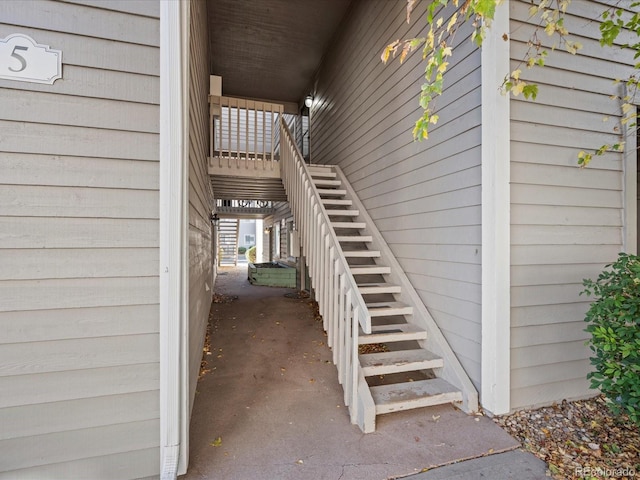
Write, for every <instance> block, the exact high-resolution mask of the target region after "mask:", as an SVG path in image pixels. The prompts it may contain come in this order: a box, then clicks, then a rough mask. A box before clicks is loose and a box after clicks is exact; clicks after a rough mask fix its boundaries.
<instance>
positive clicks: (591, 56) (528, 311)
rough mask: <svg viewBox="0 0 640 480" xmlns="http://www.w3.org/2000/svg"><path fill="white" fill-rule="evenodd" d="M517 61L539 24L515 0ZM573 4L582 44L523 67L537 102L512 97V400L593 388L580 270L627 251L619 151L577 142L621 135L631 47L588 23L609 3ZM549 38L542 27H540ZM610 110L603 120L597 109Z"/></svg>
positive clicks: (572, 24) (572, 18)
mask: <svg viewBox="0 0 640 480" xmlns="http://www.w3.org/2000/svg"><path fill="white" fill-rule="evenodd" d="M510 8H511V31H512V42H511V57H512V64H513V67H514V68H515V67H516V66H517V64H518V62H519V60H520V59H521V58H522V56H523V55H524V52H525V50H526V48H527V47H526V45H525V43H524V42H526V40H527V39H528V37H529V36H530V35H531V33H532V32H533V31H534V27H533V26H531V25H530V24H528V23H527V18H528V16H529V15H528V9H529V4H528V2H526V1H517V0H513V1H511V7H510ZM604 8H605V7H604V6H603V4H601V5H598V4H597V3H596V2H593V1H581V2H572V3H571V7H570V9H569V12H570V15H569V16H568V18H567V21H566V25H567V28H568V29H569V30H570V31H571V32H572V33H574V34H575V37H577V38H576V39H577V40H578V41H580V42H581V43H582V44H583V45H584V48H583V50H582V51H581V52H580V53H579V54H578V55H576V56H572V55H570V54H568V53H565V52H562V51H556V52H554V53H552V54H550V55H549V59H548V61H547V66H546V67H545V68H544V69H539V68H538V69H532V70H525V71H524V72H523V77H525V79H527V80H531V81H535V82H538V83H539V94H538V98H537V101H536V102H535V103H532V102H526V101H523V100H522V99H521V98H514V99H513V100H512V102H511V225H512V226H511V242H512V251H511V265H512V266H511V281H512V288H511V306H512V308H511V368H512V372H511V406H512V408H514V409H515V408H520V407H524V406H530V405H537V404H545V403H550V402H553V401H558V400H561V399H563V398H572V397H581V396H585V395H589V394H593V393H594V392H593V391H590V390H589V388H588V382H587V380H586V374H587V372H588V371H589V370H590V365H589V360H588V357H589V350H588V348H587V347H586V346H585V345H584V341H585V339H586V338H587V334H586V333H585V332H584V327H585V325H584V322H583V318H584V313H585V312H586V310H587V308H588V299H587V298H585V297H581V296H579V292H580V291H581V290H582V288H583V287H582V279H584V278H595V277H596V276H597V275H598V273H599V272H600V270H601V269H602V267H603V266H604V264H605V263H608V262H610V261H612V260H614V259H615V258H616V256H617V253H618V252H619V251H621V250H622V248H623V245H622V241H623V237H622V227H623V224H622V218H623V191H622V188H623V180H624V177H623V163H622V155H620V154H606V155H605V156H604V157H600V158H596V159H594V161H593V162H592V164H591V166H590V167H589V168H586V169H578V168H576V162H577V153H578V151H579V150H581V149H584V150H589V149H591V150H593V149H597V148H598V147H599V146H600V145H602V144H604V143H610V144H613V143H616V142H617V141H618V140H619V136H618V132H617V131H616V128H618V125H619V123H618V120H619V115H620V106H619V104H618V103H617V102H615V101H613V100H611V99H610V98H609V97H610V95H615V94H619V93H620V90H619V86H616V85H615V84H614V83H613V82H612V80H613V79H614V78H616V77H624V74H625V72H628V71H629V68H628V67H629V65H632V64H633V55H632V54H631V53H629V52H628V51H627V52H625V51H624V50H621V49H618V48H616V49H602V48H601V47H600V45H599V44H598V40H597V37H598V30H597V28H596V27H595V26H594V24H593V23H592V22H591V20H592V19H595V18H596V17H597V15H598V14H599V13H600V12H601V11H602V10H604ZM538 38H540V39H542V40H543V41H549V40H548V39H547V38H548V37H547V36H546V35H542V36H540V35H538ZM605 116H608V117H609V119H608V120H605V119H604V117H605Z"/></svg>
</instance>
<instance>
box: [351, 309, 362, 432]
mask: <svg viewBox="0 0 640 480" xmlns="http://www.w3.org/2000/svg"><path fill="white" fill-rule="evenodd" d="M361 314H362V312H361V311H360V307H355V308H354V309H353V321H352V324H351V362H350V363H351V380H350V382H349V383H351V391H350V393H351V400H350V405H351V409H350V410H351V423H356V422H354V420H355V419H357V418H358V380H359V379H358V365H359V362H358V328H359V326H358V324H359V323H360V315H361Z"/></svg>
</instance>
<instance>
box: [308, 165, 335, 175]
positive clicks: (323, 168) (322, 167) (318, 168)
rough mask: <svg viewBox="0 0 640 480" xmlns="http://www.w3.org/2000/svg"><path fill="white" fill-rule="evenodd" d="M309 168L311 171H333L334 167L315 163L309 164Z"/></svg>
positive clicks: (314, 172)
mask: <svg viewBox="0 0 640 480" xmlns="http://www.w3.org/2000/svg"><path fill="white" fill-rule="evenodd" d="M307 170H309V173H313V174H316V173H333V167H332V166H331V165H320V164H318V163H315V164H313V165H307Z"/></svg>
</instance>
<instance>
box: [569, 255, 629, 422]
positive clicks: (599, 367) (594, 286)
mask: <svg viewBox="0 0 640 480" xmlns="http://www.w3.org/2000/svg"><path fill="white" fill-rule="evenodd" d="M583 284H584V287H585V289H584V291H583V292H582V293H584V294H587V295H593V296H594V297H595V301H594V302H593V303H592V304H591V307H590V308H589V311H588V312H587V314H586V317H585V321H586V322H588V323H589V326H588V327H587V329H586V331H587V332H589V333H590V334H591V339H590V340H589V341H588V344H589V346H590V348H591V351H592V352H593V353H594V354H595V356H594V357H591V364H592V365H594V366H595V371H593V372H591V373H589V374H588V375H587V378H588V379H590V380H591V388H599V389H600V391H601V392H602V393H603V394H604V396H605V397H606V398H607V400H608V401H609V406H610V408H611V411H612V412H613V413H615V414H620V413H627V414H628V415H629V418H630V419H631V421H632V422H634V423H635V424H638V425H640V257H637V256H635V255H628V254H626V253H621V254H620V255H619V256H618V260H617V261H616V262H615V263H613V264H611V265H607V267H606V268H605V270H604V271H603V272H602V273H601V274H600V275H599V276H598V279H597V280H596V281H593V280H584V281H583ZM582 293H581V294H582Z"/></svg>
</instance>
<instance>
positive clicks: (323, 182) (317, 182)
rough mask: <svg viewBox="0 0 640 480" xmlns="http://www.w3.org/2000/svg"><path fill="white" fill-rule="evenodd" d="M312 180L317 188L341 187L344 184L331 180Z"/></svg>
mask: <svg viewBox="0 0 640 480" xmlns="http://www.w3.org/2000/svg"><path fill="white" fill-rule="evenodd" d="M312 180H313V184H314V185H317V186H323V187H339V186H340V185H342V182H341V181H340V180H329V179H326V178H312Z"/></svg>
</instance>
